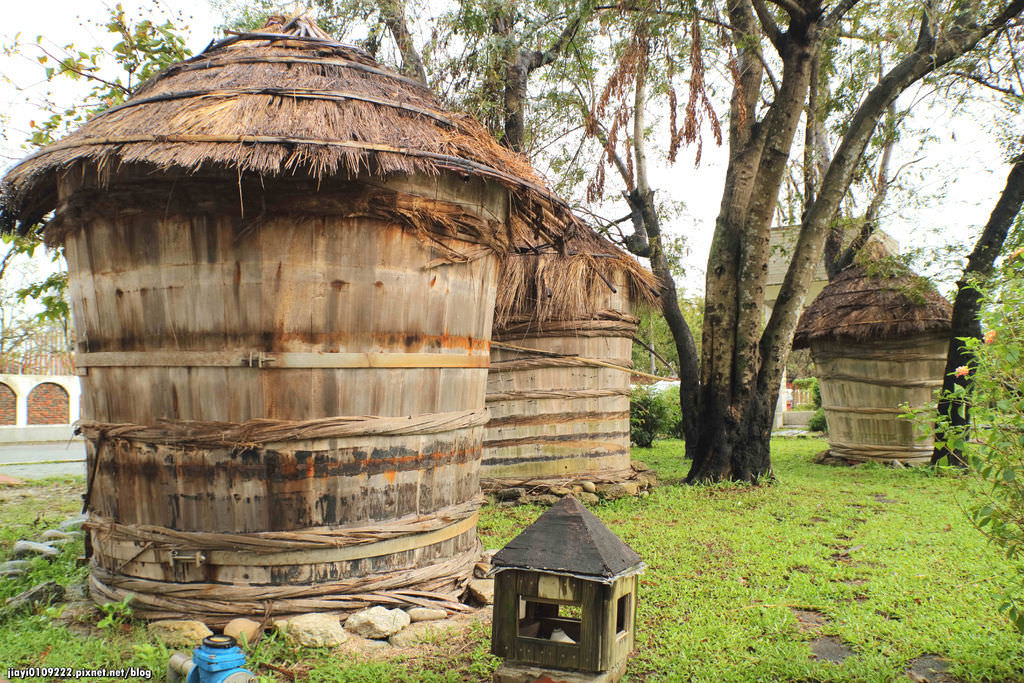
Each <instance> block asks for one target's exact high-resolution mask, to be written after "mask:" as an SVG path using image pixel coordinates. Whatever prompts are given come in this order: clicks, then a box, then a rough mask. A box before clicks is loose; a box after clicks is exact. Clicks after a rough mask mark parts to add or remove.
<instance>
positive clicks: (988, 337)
mask: <svg viewBox="0 0 1024 683" xmlns="http://www.w3.org/2000/svg"><path fill="white" fill-rule="evenodd" d="M984 340H985V343H986V344H991V343H992V342H994V341H995V340H996V331H995V330H989V331H988V332H986V333H985V336H984Z"/></svg>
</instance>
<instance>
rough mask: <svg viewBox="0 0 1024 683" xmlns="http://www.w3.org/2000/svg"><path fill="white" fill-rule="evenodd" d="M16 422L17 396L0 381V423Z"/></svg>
mask: <svg viewBox="0 0 1024 683" xmlns="http://www.w3.org/2000/svg"><path fill="white" fill-rule="evenodd" d="M13 424H18V397H17V396H15V394H14V389H11V388H10V387H9V386H7V385H6V384H4V383H3V382H0V425H13Z"/></svg>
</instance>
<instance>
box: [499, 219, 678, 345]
mask: <svg viewBox="0 0 1024 683" xmlns="http://www.w3.org/2000/svg"><path fill="white" fill-rule="evenodd" d="M523 232H524V231H522V230H518V231H516V233H517V234H518V235H522V234H523ZM520 244H521V242H517V248H518V252H517V253H516V254H512V255H509V256H508V257H506V258H505V259H504V260H503V262H502V269H501V273H500V274H499V276H498V277H499V281H498V296H497V300H496V301H495V313H494V327H495V338H496V339H502V338H505V337H506V336H508V335H507V334H506V333H511V332H512V330H514V329H518V328H521V327H523V326H528V327H531V328H532V329H531V336H535V335H534V334H533V332H535V331H536V330H537V329H538V326H540V325H542V324H544V323H548V322H550V321H566V324H571V325H572V326H573V329H576V330H582V327H580V325H578V324H577V323H579V322H580V321H587V320H606V321H612V320H614V319H615V318H616V317H619V318H621V317H622V314H621V312H617V311H612V310H607V309H604V308H601V307H600V302H601V301H602V300H604V299H605V298H606V297H605V296H603V295H604V294H606V293H607V292H609V291H611V292H612V293H615V292H616V289H615V286H614V285H613V284H612V283H613V282H615V281H621V278H618V277H616V275H615V274H616V273H617V272H621V273H622V274H624V275H625V280H626V282H627V283H628V287H629V293H628V298H629V300H630V301H631V302H633V304H634V305H638V306H643V305H648V306H650V305H653V304H654V302H655V301H656V300H657V298H658V281H657V278H655V277H654V275H653V274H652V273H651V272H650V271H648V270H647V269H645V268H644V267H643V266H641V265H640V263H639V262H638V261H637V260H636V259H634V258H633V257H632V256H630V255H629V254H627V253H625V252H624V251H622V250H621V249H619V248H618V247H616V246H615V245H613V244H612V243H611V242H609V241H608V240H607V239H605V238H604V237H601V236H600V235H598V234H597V233H595V232H593V231H592V230H589V229H588V230H586V231H584V232H580V233H577V234H576V235H575V236H574V237H572V238H571V239H570V240H568V241H567V242H566V245H565V253H564V254H557V253H556V252H555V250H554V248H553V247H552V246H550V245H544V246H541V247H533V246H528V247H523V246H520ZM627 317H628V318H630V319H631V322H632V324H633V327H634V329H635V325H636V320H637V319H636V318H635V317H633V316H627ZM568 321H572V322H571V323H569V322H568ZM612 326H613V325H612ZM610 328H611V327H610V326H605V329H610ZM632 332H633V330H629V334H632Z"/></svg>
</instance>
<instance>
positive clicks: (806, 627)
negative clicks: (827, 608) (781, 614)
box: [789, 608, 828, 633]
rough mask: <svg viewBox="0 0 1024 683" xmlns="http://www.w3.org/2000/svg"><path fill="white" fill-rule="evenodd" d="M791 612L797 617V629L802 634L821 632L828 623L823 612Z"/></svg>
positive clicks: (797, 610) (793, 610)
mask: <svg viewBox="0 0 1024 683" xmlns="http://www.w3.org/2000/svg"><path fill="white" fill-rule="evenodd" d="M789 611H790V612H792V613H793V616H794V617H796V624H797V628H799V629H800V632H801V633H811V632H814V631H819V630H821V627H822V626H824V625H825V624H827V623H828V617H826V616H825V615H824V614H822V613H821V612H817V611H815V610H808V609H792V608H790V610H789Z"/></svg>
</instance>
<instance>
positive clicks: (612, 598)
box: [491, 496, 644, 683]
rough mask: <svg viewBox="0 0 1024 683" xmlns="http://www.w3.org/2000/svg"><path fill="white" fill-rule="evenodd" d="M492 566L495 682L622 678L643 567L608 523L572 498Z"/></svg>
mask: <svg viewBox="0 0 1024 683" xmlns="http://www.w3.org/2000/svg"><path fill="white" fill-rule="evenodd" d="M491 562H492V566H493V569H492V570H491V573H492V574H494V575H495V582H494V622H493V627H492V634H491V636H492V637H491V652H492V653H494V654H495V655H498V656H499V657H504V658H505V659H506V662H505V663H504V664H502V666H501V667H500V668H499V669H498V671H497V672H496V673H495V675H494V680H495V681H496V682H500V683H506V682H508V683H510V682H511V681H534V680H544V681H552V682H555V683H557V682H563V681H564V682H566V683H576V682H577V681H579V682H583V681H609V682H613V681H617V680H619V678H621V677H622V674H623V672H624V671H625V668H626V660H627V658H628V657H629V653H630V652H632V650H633V629H634V624H635V615H636V591H637V585H638V581H637V577H638V575H639V574H640V573H641V572H643V569H644V563H643V562H642V561H641V559H640V556H639V555H637V554H636V552H635V551H634V550H633V549H632V548H630V547H629V546H628V545H626V544H625V543H623V542H622V541H621V540H620V539H619V538H618V537H617V536H616V535H615V534H613V533H612V532H611V531H610V530H609V529H608V527H606V526H605V525H604V524H603V523H602V522H601V520H599V519H598V518H597V517H595V516H594V515H593V514H592V513H590V512H589V511H588V510H587V509H586V508H584V507H583V506H582V505H581V504H580V503H579V501H577V500H576V499H575V498H573V497H572V496H566V497H565V498H563V499H562V500H561V501H559V502H558V503H557V504H556V505H553V506H552V507H551V508H549V509H548V510H547V511H546V512H545V513H544V514H543V515H541V516H540V517H539V518H538V519H537V521H536V522H534V523H533V524H531V525H530V526H529V527H527V528H526V529H525V530H524V531H523V532H522V533H521V534H519V535H518V536H516V537H515V538H514V539H513V540H512V541H511V542H510V543H509V544H508V545H506V546H505V547H504V548H502V549H501V550H500V551H499V552H498V553H497V554H496V555H495V556H494V558H493V560H492V561H491Z"/></svg>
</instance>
